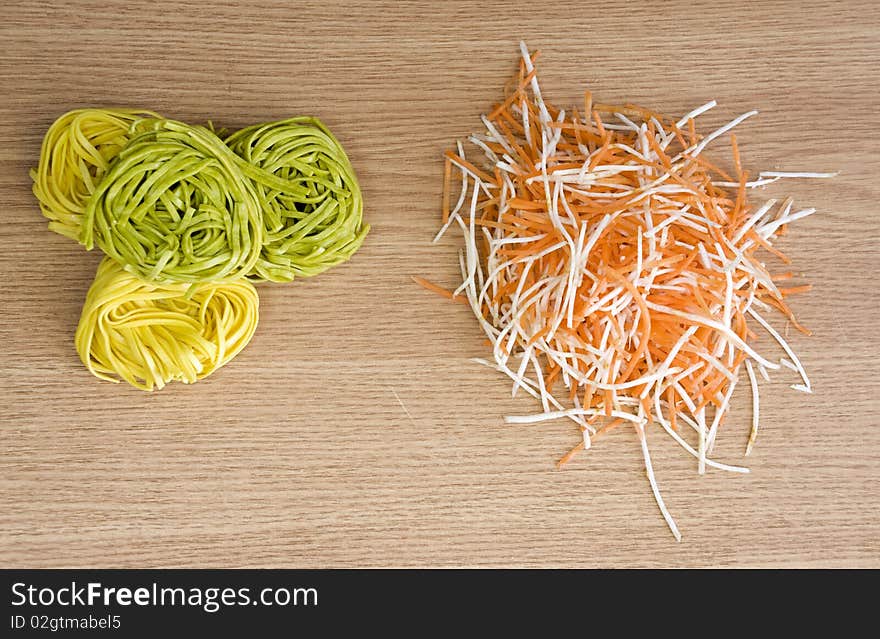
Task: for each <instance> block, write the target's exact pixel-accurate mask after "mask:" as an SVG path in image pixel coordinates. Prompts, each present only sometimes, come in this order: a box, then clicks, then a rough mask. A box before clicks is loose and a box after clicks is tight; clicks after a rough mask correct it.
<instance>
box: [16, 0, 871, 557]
mask: <svg viewBox="0 0 880 639" xmlns="http://www.w3.org/2000/svg"><path fill="white" fill-rule="evenodd" d="M513 5H516V6H513ZM0 18H2V19H0V43H2V44H0V79H2V92H0V189H2V193H3V219H4V221H5V223H4V224H3V225H2V227H0V268H2V275H3V282H4V286H3V287H2V288H0V314H2V325H0V335H2V338H0V348H2V357H0V418H2V430H0V433H2V435H0V437H2V457H0V468H2V473H0V532H2V536H0V564H2V565H3V566H5V567H44V566H65V567H78V566H100V567H170V566H194V567H205V566H215V567H219V566H236V567H237V566H265V567H338V566H873V567H877V566H880V542H878V539H880V534H878V533H880V509H878V496H880V488H878V483H877V481H876V480H877V473H878V469H880V424H878V418H877V415H878V412H880V411H878V409H880V402H878V397H880V383H878V379H880V375H878V374H880V370H878V368H880V367H878V360H880V348H878V339H877V311H878V304H877V299H878V294H880V290H878V281H880V274H878V266H880V264H878V255H880V249H878V246H880V226H878V222H877V219H878V217H877V202H878V201H880V189H878V183H880V182H878V174H880V162H878V147H880V137H878V133H877V131H878V128H880V110H878V107H877V103H876V102H877V87H878V86H880V73H878V69H880V35H878V34H880V10H878V5H877V4H876V3H875V2H868V1H865V2H856V1H854V2H841V3H828V2H809V3H806V2H778V3H765V4H764V5H763V7H760V6H758V5H757V4H756V5H754V6H753V5H749V6H744V5H743V4H742V3H724V2H717V1H715V2H708V3H704V2H694V1H693V0H689V1H687V2H676V3H671V4H662V5H661V4H657V5H654V4H652V5H647V4H646V5H644V6H641V7H640V6H639V5H638V4H637V3H617V4H614V3H612V4H610V5H609V4H607V3H606V5H604V6H603V8H601V9H600V8H598V6H597V5H592V4H580V5H579V4H578V3H571V2H565V3H541V4H540V5H535V3H533V2H521V3H510V2H507V3H497V4H494V6H493V5H492V4H490V3H484V2H483V3H439V2H410V3H397V2H387V3H370V2H354V3H352V2H335V1H328V0H322V1H321V2H316V3H301V2H297V3H286V2H282V1H281V0H258V1H256V2H244V1H237V2H236V1H233V2H221V3H211V4H210V5H209V3H203V2H183V3H167V4H165V3H161V2H155V1H151V2H143V1H140V0H129V1H128V2H124V3H112V2H110V3H108V2H41V3H32V2H6V3H4V6H3V8H2V9H0ZM521 38H525V39H526V40H527V41H528V44H529V45H530V46H531V47H532V48H538V49H541V51H542V57H541V60H540V69H541V73H542V83H543V87H544V92H545V95H546V96H547V97H548V99H550V100H551V101H553V102H554V103H557V104H559V105H560V106H564V105H566V104H570V103H574V102H576V101H578V100H580V96H581V95H582V91H583V90H584V89H586V88H589V89H591V90H592V91H593V92H594V94H595V95H596V97H597V99H598V100H602V101H605V102H624V101H632V102H637V103H641V104H645V105H648V106H653V107H655V108H657V109H659V110H661V111H664V112H667V113H671V114H676V113H678V114H682V113H685V112H686V111H688V110H689V109H691V108H692V107H694V106H697V105H699V104H702V103H704V102H706V101H707V100H709V99H712V98H715V99H717V100H718V102H719V107H718V108H717V109H715V110H714V111H713V112H712V113H710V114H707V115H706V117H705V123H704V126H706V127H711V126H712V125H715V126H718V125H720V124H722V123H724V122H726V121H727V120H729V119H732V118H733V117H735V116H736V115H738V114H740V113H743V112H745V111H747V110H750V109H752V108H757V109H759V110H760V111H761V114H760V116H759V117H757V118H753V119H751V120H749V121H748V122H747V123H745V124H743V125H742V127H741V128H740V129H738V131H739V139H740V141H741V145H742V151H743V154H744V157H745V163H746V166H747V168H750V169H751V170H753V171H755V170H760V169H765V170H774V169H775V170H810V171H840V176H839V177H837V178H836V179H834V180H831V181H823V182H808V181H800V182H788V183H786V184H785V186H784V187H781V188H776V187H777V186H779V185H774V187H771V188H768V189H767V190H766V191H764V192H761V193H758V194H757V195H756V197H758V198H762V197H770V196H776V195H785V194H787V193H789V192H790V193H792V194H794V195H795V196H796V197H797V201H798V202H799V203H802V204H804V205H805V206H814V207H816V208H817V209H819V213H818V214H816V215H814V216H812V217H810V218H807V219H805V220H803V221H802V222H799V223H797V224H795V225H793V227H792V229H791V233H790V234H789V236H788V237H787V238H786V239H785V241H784V244H783V248H784V249H785V251H786V252H787V253H788V254H789V255H790V256H791V257H792V258H793V259H794V269H795V270H797V271H798V272H802V273H803V274H804V278H805V280H806V281H810V282H812V283H814V284H815V288H814V290H813V291H812V292H811V293H809V294H807V295H805V296H801V297H799V298H798V299H796V300H794V302H793V305H794V308H795V310H796V312H797V313H798V315H799V317H800V318H801V320H802V321H803V323H804V324H806V325H807V326H809V327H810V328H812V329H813V330H814V331H815V335H814V336H813V337H811V338H807V337H803V336H801V335H799V334H797V335H796V334H794V332H793V333H792V335H793V337H792V342H793V344H794V345H795V347H796V349H797V350H798V352H799V354H800V355H801V357H802V360H803V362H804V363H805V365H806V366H807V367H808V370H809V371H810V373H811V375H812V379H813V383H814V387H815V393H814V394H813V395H810V396H807V395H803V394H800V393H796V392H794V391H791V390H790V389H789V388H788V385H789V384H791V383H793V382H794V381H796V380H794V379H793V378H791V376H786V375H784V374H782V375H779V376H778V379H777V380H776V381H774V383H773V384H771V385H769V386H767V387H765V390H764V394H763V400H762V408H761V413H762V418H763V421H762V425H761V433H760V436H759V438H758V443H757V447H756V449H755V451H754V453H753V454H752V456H751V457H750V458H749V459H747V460H743V459H742V452H743V450H744V446H745V442H746V438H747V433H748V427H749V426H748V425H749V420H750V418H751V413H750V407H749V399H748V393H746V392H744V393H743V394H742V395H740V396H737V398H736V402H735V407H736V408H735V413H734V415H733V417H732V418H731V419H730V420H728V422H727V424H726V425H725V430H724V432H723V433H722V435H721V438H720V441H719V444H718V447H717V449H716V454H717V457H718V458H719V459H720V460H722V461H727V462H730V463H742V462H743V461H747V462H748V465H749V466H750V467H751V469H752V473H751V474H750V475H747V476H737V475H733V476H732V475H728V474H723V473H722V472H720V471H717V472H716V471H712V472H709V473H708V474H707V475H705V476H698V475H697V473H696V465H695V463H694V460H693V459H692V458H689V457H687V456H686V455H685V454H684V453H683V451H681V450H680V449H678V448H677V446H676V445H675V444H674V443H673V442H671V441H669V440H668V438H667V437H666V436H665V435H663V434H662V432H657V431H653V430H652V431H651V432H650V435H649V437H650V440H649V441H650V444H651V447H652V450H653V457H654V467H655V470H656V473H657V477H658V480H659V482H660V486H661V489H662V490H663V494H664V495H665V497H666V500H667V505H668V506H669V508H670V510H671V511H672V513H673V515H674V516H675V517H676V519H677V522H678V525H679V526H680V528H681V530H682V532H683V540H682V542H681V543H680V544H677V543H675V541H674V540H673V538H672V536H671V535H670V534H669V531H668V530H667V529H666V526H665V524H664V522H663V520H662V518H661V517H660V514H659V512H658V510H657V507H656V506H655V504H654V501H653V498H652V496H651V493H650V489H649V486H648V483H647V481H646V479H645V474H644V466H643V462H642V459H641V454H640V451H639V447H638V442H637V439H636V436H635V434H634V433H633V432H631V431H626V430H618V431H615V432H614V433H613V434H612V435H609V436H608V437H606V438H604V439H603V440H600V441H599V442H597V444H596V446H595V447H594V449H593V450H591V451H589V452H588V453H585V454H581V455H580V456H578V457H577V458H576V459H575V460H574V461H572V462H571V463H570V464H569V465H568V466H567V467H566V468H565V469H564V470H561V471H557V470H555V467H554V463H555V461H556V460H557V459H558V458H559V457H560V456H561V455H562V454H563V453H564V452H565V451H567V450H568V449H569V448H570V447H571V446H572V445H574V444H575V443H576V442H577V440H578V439H577V438H578V434H577V432H576V431H575V430H574V428H573V427H572V426H571V425H570V424H567V423H563V422H552V423H545V424H541V425H531V426H512V425H505V424H504V423H503V416H504V415H509V414H523V413H529V412H532V411H534V410H535V408H536V406H535V404H534V403H533V401H532V400H531V399H530V398H528V397H516V398H511V396H510V384H509V383H508V381H507V380H506V379H504V378H502V377H500V376H499V375H498V374H495V373H493V372H492V371H489V370H486V369H483V368H480V367H479V366H477V365H475V364H472V363H470V361H469V359H470V358H472V357H479V356H483V355H485V354H486V349H485V346H484V345H483V343H482V340H481V338H480V331H479V329H478V327H477V325H476V323H475V322H474V320H473V317H471V316H470V315H469V311H468V310H467V308H465V307H464V306H459V305H452V304H448V303H445V302H444V301H443V300H442V299H440V298H438V297H436V296H433V295H431V294H429V293H426V292H425V291H424V290H422V289H420V288H418V287H417V286H415V285H414V284H412V283H411V281H410V280H409V276H410V275H411V274H419V275H424V276H428V277H431V278H432V279H434V280H435V281H437V282H439V283H441V284H444V285H451V284H453V283H454V281H455V275H456V270H457V256H456V251H457V245H456V243H455V242H454V241H453V239H452V238H450V239H449V240H446V241H443V242H441V243H439V244H437V245H432V244H431V243H430V240H431V238H432V236H433V234H434V232H435V230H436V228H437V224H438V218H439V202H440V190H441V186H442V161H441V153H442V151H443V150H444V149H445V148H447V147H448V146H449V145H450V144H451V143H452V142H453V141H454V140H455V139H457V138H463V137H465V136H466V135H467V134H469V133H470V132H472V131H475V130H476V129H477V128H478V127H479V114H480V113H482V112H484V111H485V110H487V109H488V108H489V107H490V106H491V104H492V102H493V101H494V100H496V99H497V98H498V96H499V95H500V93H501V91H502V88H503V86H504V83H505V82H506V81H507V79H508V78H509V77H510V74H511V73H513V71H514V70H515V68H516V64H517V63H516V60H517V55H518V48H517V46H518V41H519V40H520V39H521ZM87 105H95V106H131V107H142V108H149V109H153V110H156V111H159V112H161V113H163V114H165V115H168V116H170V117H175V118H178V119H183V120H186V121H190V122H203V121H205V120H207V119H211V120H212V121H213V122H214V123H215V124H216V125H218V126H223V127H229V128H236V127H239V126H243V125H246V124H250V123H254V122H260V121H266V120H273V119H279V118H283V117H287V116H291V115H296V114H313V115H317V116H319V117H321V118H322V119H324V121H325V122H327V124H328V125H329V126H330V127H331V128H332V130H333V131H334V132H335V133H336V134H337V136H338V137H339V138H340V139H341V140H342V141H343V143H344V144H345V146H346V148H347V149H348V151H349V153H350V156H351V158H352V161H353V163H354V165H355V167H356V169H357V172H358V175H359V177H360V180H361V184H362V187H363V191H364V197H365V200H366V217H367V218H368V220H369V222H370V223H371V224H372V227H373V230H372V233H371V234H370V236H369V238H368V239H367V242H366V243H365V245H364V247H363V249H362V250H361V251H360V252H359V253H358V254H357V255H356V256H355V258H354V259H353V260H352V261H351V262H350V263H348V264H346V265H344V266H341V267H339V268H336V269H334V270H332V271H331V272H328V273H325V274H323V275H321V276H319V277H317V278H314V279H311V280H303V281H297V282H294V283H292V284H290V285H263V286H260V295H261V314H262V317H261V323H260V327H259V330H258V331H257V334H256V336H255V338H254V340H253V342H252V343H251V345H250V346H249V347H248V348H247V349H246V350H245V351H244V352H243V353H242V354H241V355H240V356H239V357H238V358H237V359H236V360H235V361H234V362H232V363H231V364H230V365H228V366H227V367H226V368H224V369H222V370H221V371H220V372H218V373H217V374H215V375H214V376H213V377H211V378H210V379H208V380H206V381H204V382H201V383H199V384H197V385H195V386H191V387H189V386H184V385H171V386H170V387H168V388H166V389H165V390H163V391H161V392H157V393H154V394H147V393H142V392H139V391H137V390H134V389H131V388H128V387H127V386H125V385H114V384H110V383H106V382H100V381H98V380H96V379H94V378H93V377H92V376H91V375H90V374H89V373H88V372H87V371H86V370H85V369H84V368H83V366H82V365H81V364H80V362H79V360H78V358H77V355H76V352H75V350H74V347H73V333H74V329H75V327H76V322H77V319H78V315H79V310H80V306H81V303H82V300H83V297H84V295H85V292H86V289H87V288H88V286H89V283H90V281H91V279H92V276H93V274H94V270H95V267H96V265H97V263H98V260H99V255H98V253H97V252H92V253H86V252H85V251H83V250H82V249H81V248H80V247H79V246H77V245H76V244H75V243H73V242H71V241H69V240H67V239H65V238H63V237H60V236H58V235H55V234H53V233H50V232H49V231H47V230H46V223H45V220H43V218H42V217H41V216H40V212H39V209H38V207H37V204H36V201H35V200H34V198H33V196H32V195H31V192H30V180H29V178H28V173H27V172H28V169H29V168H30V167H32V166H34V165H35V164H36V162H37V158H38V155H39V150H40V141H41V139H42V135H43V133H44V132H45V130H46V128H47V127H48V126H49V124H50V123H51V122H52V120H53V119H54V118H55V117H57V116H58V115H60V114H61V113H63V112H64V111H67V110H69V109H72V108H76V107H82V106H87ZM723 151H724V147H723V145H722V146H720V147H719V149H718V157H721V158H724V161H727V157H728V156H727V155H726V154H723V153H722V152H723ZM767 346H768V347H769V344H768V345H767Z"/></svg>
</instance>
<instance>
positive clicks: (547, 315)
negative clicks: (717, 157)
mask: <svg viewBox="0 0 880 639" xmlns="http://www.w3.org/2000/svg"><path fill="white" fill-rule="evenodd" d="M521 49H522V60H521V62H520V65H519V75H518V77H517V78H516V81H515V83H513V84H512V86H510V88H509V90H508V91H507V94H506V96H505V99H504V100H503V102H501V103H500V104H497V105H496V106H495V107H494V108H493V110H492V111H491V113H489V114H488V115H485V116H483V118H482V122H483V125H484V127H485V131H483V132H482V133H480V134H476V135H473V136H471V137H470V138H469V140H470V142H472V143H473V145H475V147H476V148H477V149H478V156H479V159H469V158H468V157H467V156H466V155H465V149H464V146H463V145H462V144H461V143H460V142H459V143H458V144H457V148H456V150H455V151H449V152H447V153H446V166H445V189H444V196H443V222H444V223H443V227H442V229H441V230H440V233H438V235H437V238H436V239H435V241H436V240H437V239H439V238H440V237H441V236H442V235H443V233H444V232H445V231H446V230H447V229H448V228H450V227H453V226H454V227H457V228H459V229H460V230H461V232H462V235H463V238H464V248H463V249H462V251H461V254H460V266H461V274H462V282H461V285H460V286H459V287H458V288H457V289H456V290H455V291H450V290H446V289H443V288H441V287H439V286H437V285H435V284H433V283H431V282H428V281H427V280H423V279H421V278H414V279H416V281H417V282H418V283H420V284H422V285H423V286H425V287H426V288H429V289H431V290H434V291H435V292H438V293H440V294H443V295H445V296H447V297H450V298H452V299H454V300H457V301H462V302H466V303H467V304H468V305H469V306H470V308H471V309H472V311H473V313H474V315H475V316H476V318H477V320H478V322H479V324H480V326H481V328H482V329H483V331H484V332H485V334H486V336H487V337H488V341H489V343H490V345H491V348H492V354H493V359H492V361H487V360H476V361H478V362H479V363H482V364H486V365H488V366H491V367H493V368H495V369H497V370H498V371H500V372H502V373H504V374H506V375H507V376H508V377H509V378H510V379H511V380H513V393H514V394H516V393H517V391H519V390H522V391H523V392H525V393H528V394H529V395H532V396H533V397H535V398H536V399H537V400H538V401H539V402H540V403H541V407H542V412H540V413H537V414H534V415H527V416H515V417H507V418H506V421H507V422H508V423H514V424H522V423H535V422H542V421H545V420H551V419H559V418H568V419H570V420H572V421H573V422H575V423H576V424H577V425H578V426H579V427H580V430H581V432H582V433H583V437H582V439H581V440H580V441H579V442H578V444H577V445H576V446H575V447H574V449H572V450H571V451H570V452H569V453H567V454H566V455H564V456H563V457H562V459H561V460H560V462H559V465H560V466H561V465H563V464H565V463H566V462H567V461H569V460H570V459H571V457H572V456H573V455H574V454H575V453H576V452H578V451H580V450H584V449H588V448H590V445H591V442H592V441H593V440H594V439H595V438H596V437H598V436H600V435H602V434H603V433H607V432H608V431H610V430H612V429H614V428H617V427H618V426H621V425H623V424H628V425H630V426H631V427H633V428H634V429H635V431H636V433H637V434H638V438H639V440H640V442H641V448H642V453H643V455H644V460H645V467H646V474H647V477H648V480H649V482H650V485H651V489H652V491H653V493H654V496H655V498H656V500H657V504H658V505H659V507H660V511H661V512H662V514H663V517H664V518H665V520H666V522H667V523H668V525H669V527H670V529H671V530H672V532H673V534H674V535H675V537H676V539H679V540H680V539H681V536H680V533H679V531H678V528H677V527H676V525H675V522H674V521H673V519H672V517H671V515H670V514H669V512H668V510H667V509H666V507H665V505H664V503H663V499H662V497H661V495H660V491H659V489H658V486H657V482H656V480H655V477H654V473H653V470H652V467H651V460H650V455H649V451H648V443H647V439H646V427H647V426H648V425H650V424H658V425H659V426H660V427H662V428H663V430H664V431H665V432H666V433H668V434H669V435H670V436H671V437H672V438H673V439H674V440H675V441H676V442H677V443H678V444H680V445H681V447H682V448H684V449H685V450H686V451H687V452H688V453H690V454H691V455H693V456H694V457H695V458H696V460H697V465H698V470H699V472H700V473H703V472H705V468H706V467H707V466H709V467H713V468H718V469H723V470H729V471H734V472H748V469H746V468H742V467H738V466H729V465H726V464H722V463H719V462H717V461H714V460H712V459H710V457H709V455H710V454H711V453H712V450H713V445H714V443H715V439H716V435H717V434H718V431H719V429H720V428H721V427H722V426H723V424H724V422H725V420H726V419H727V418H728V414H729V410H730V399H731V395H732V394H733V392H734V390H735V389H736V387H737V385H738V384H739V383H740V382H741V381H743V379H744V378H745V380H747V381H745V382H744V383H745V384H747V385H748V386H750V387H751V392H752V397H753V418H752V427H751V434H750V436H749V438H748V444H747V447H746V454H748V453H749V451H750V450H751V447H752V445H753V443H754V441H755V436H756V434H757V429H758V377H759V376H760V377H762V378H764V379H769V371H775V370H778V369H780V368H782V367H786V368H789V369H791V370H793V371H794V372H795V373H796V374H797V375H798V376H799V377H800V382H799V383H797V384H795V385H794V386H792V388H794V389H796V390H799V391H803V392H806V393H809V392H811V387H810V380H809V378H808V377H807V373H806V371H805V370H804V367H803V366H802V364H801V362H800V360H799V359H798V358H797V356H796V355H795V353H794V351H793V350H792V349H791V347H790V346H789V345H788V343H787V342H786V340H785V338H784V337H783V336H782V335H781V334H780V333H779V332H778V331H777V330H775V329H774V328H773V327H772V326H771V324H770V322H769V321H768V319H767V316H768V314H769V313H770V312H772V311H779V312H781V313H782V314H783V315H784V316H785V318H787V319H788V321H790V322H791V324H792V325H793V326H794V327H796V328H798V329H799V330H801V331H802V332H804V333H807V334H809V332H808V331H807V330H806V329H804V328H803V327H802V326H801V325H800V324H798V323H797V321H796V320H795V318H794V315H793V313H792V311H791V309H790V308H789V306H788V304H787V303H786V298H787V297H788V296H789V295H792V294H795V293H801V292H804V291H807V290H809V288H810V287H809V286H808V285H799V284H790V283H788V280H790V279H792V278H793V277H794V274H793V273H790V272H781V273H771V272H770V271H769V270H768V267H767V266H766V265H765V264H764V262H762V256H763V255H773V256H775V257H776V258H778V259H779V260H781V262H783V263H786V264H787V263H789V260H788V258H787V257H786V256H785V255H784V254H783V253H781V252H780V251H779V250H778V249H777V248H776V247H775V246H774V242H775V240H776V238H778V237H779V236H781V235H783V234H784V233H785V232H786V227H787V225H788V224H789V223H790V222H794V221H796V220H800V219H802V218H804V217H806V216H808V215H810V214H812V213H813V212H814V209H811V208H807V209H799V208H797V207H795V206H794V204H793V201H792V200H791V199H786V200H784V201H778V200H774V199H771V200H768V201H766V202H763V203H761V204H760V205H756V204H752V203H750V202H749V199H748V194H749V192H750V190H752V189H754V188H755V187H759V186H762V185H766V184H769V183H771V182H775V181H777V180H779V179H782V178H790V177H804V178H807V177H813V178H819V177H831V176H832V175H833V174H824V173H783V172H762V173H759V174H758V175H757V176H756V177H754V178H750V176H749V174H748V173H747V172H746V171H745V170H744V169H743V167H742V163H741V160H740V155H739V151H738V147H737V143H736V137H735V136H734V135H733V134H731V135H730V142H731V145H732V148H733V169H732V172H730V173H728V172H725V171H724V170H723V169H722V168H719V167H718V166H716V165H715V164H713V163H711V162H710V161H709V160H708V159H706V157H705V156H704V155H703V151H704V150H705V149H706V147H707V146H708V145H709V144H710V143H711V142H712V141H713V140H716V139H717V138H719V137H721V136H724V135H726V134H728V132H730V130H731V129H733V128H734V127H735V126H736V125H737V124H739V123H740V122H742V121H743V120H745V119H746V118H749V117H751V116H753V115H755V113H756V112H755V111H751V112H749V113H746V114H744V115H742V116H740V117H738V118H736V119H734V120H733V121H731V122H730V123H728V124H726V125H725V126H723V127H721V128H720V129H718V130H716V131H713V132H712V133H710V134H708V135H705V136H701V135H699V134H698V133H697V132H696V128H695V125H694V120H695V119H696V118H697V116H699V115H700V114H702V113H704V112H706V111H708V110H709V109H711V108H713V107H714V106H715V102H714V101H713V102H709V103H708V104H705V105H703V106H701V107H699V108H697V109H694V110H693V111H691V112H690V113H688V114H686V115H684V116H683V117H681V118H678V119H672V118H669V117H666V116H663V115H661V114H659V113H656V112H654V111H651V110H648V109H644V108H640V107H636V106H632V105H625V106H610V105H602V104H597V103H594V102H593V100H592V96H591V94H590V93H589V92H587V93H586V94H585V97H584V104H583V107H582V108H583V111H579V110H578V109H577V108H575V109H572V110H571V111H570V112H568V113H567V112H565V111H563V110H560V109H557V108H554V107H553V106H551V105H550V104H549V103H548V102H546V101H545V100H544V99H543V98H542V95H541V89H540V87H539V84H538V80H537V76H536V73H535V68H534V57H533V56H532V55H531V54H530V53H529V51H528V49H527V48H526V47H525V45H524V44H521ZM454 172H457V173H460V189H459V192H458V198H457V201H455V202H454V203H453V199H454V196H453V190H454V188H455V186H456V185H457V184H458V180H457V179H454V178H453V173H454ZM762 331H763V332H766V333H768V334H769V335H770V336H772V338H773V340H774V341H775V342H776V343H778V345H779V347H780V349H781V350H780V354H781V355H782V356H781V357H779V356H776V357H775V358H774V356H772V355H770V354H768V353H764V354H762V353H759V352H758V351H757V350H756V349H755V347H754V346H753V344H754V340H755V338H756V336H757V333H758V332H762ZM743 370H744V371H745V375H743Z"/></svg>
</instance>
